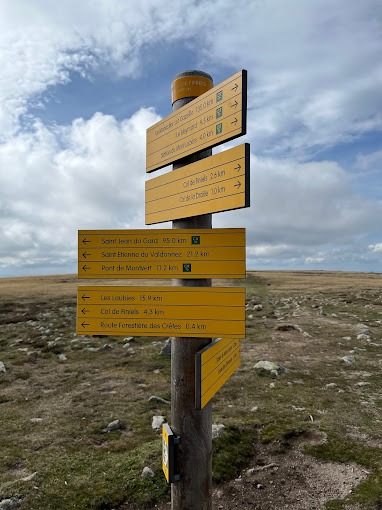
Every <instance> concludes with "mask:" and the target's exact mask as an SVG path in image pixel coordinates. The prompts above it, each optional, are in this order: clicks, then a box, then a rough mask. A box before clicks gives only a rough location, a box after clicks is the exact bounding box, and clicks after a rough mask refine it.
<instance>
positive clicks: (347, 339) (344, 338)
mask: <svg viewBox="0 0 382 510" xmlns="http://www.w3.org/2000/svg"><path fill="white" fill-rule="evenodd" d="M342 340H346V341H347V342H348V341H349V340H351V336H343V337H342Z"/></svg>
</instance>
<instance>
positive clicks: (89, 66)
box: [0, 0, 382, 277]
mask: <svg viewBox="0 0 382 510" xmlns="http://www.w3.org/2000/svg"><path fill="white" fill-rule="evenodd" d="M0 69H1V74H0V277H13V276H26V275H42V274H65V273H76V272H77V233H78V230H79V229H113V230H115V229H138V228H153V227H148V226H145V219H144V206H145V193H144V183H145V180H146V179H149V178H152V177H155V176H156V175H159V174H161V173H163V172H167V171H169V170H171V167H167V168H165V169H164V170H161V171H158V172H154V173H153V174H146V172H145V157H146V129H147V128H148V127H150V126H151V125H153V124H154V123H156V122H158V121H159V120H160V119H162V118H164V117H166V116H167V115H169V114H170V113H171V82H172V81H173V79H174V77H175V75H176V74H177V73H179V72H182V71H185V70H190V69H194V70H201V71H204V72H207V73H209V74H210V75H211V76H212V77H213V80H214V84H215V85H218V84H219V83H220V82H222V81H224V80H225V79H227V78H229V77H230V76H232V75H233V74H235V73H237V72H238V71H240V70H241V69H246V70H247V72H248V120H247V134H246V135H245V136H243V137H241V138H238V139H236V140H234V141H231V142H229V143H225V144H224V145H222V146H219V147H217V148H215V149H214V150H213V152H214V153H216V152H219V151H221V150H225V149H227V148H230V147H233V146H235V145H238V144H240V143H243V142H247V143H249V144H250V148H251V181H250V195H251V207H250V208H249V209H240V210H236V211H229V212H224V213H216V214H214V215H213V226H214V227H216V228H218V227H220V228H229V227H240V228H242V227H244V228H246V236H247V269H248V270H250V269H252V270H266V269H279V270H284V269H285V270H286V269H298V270H342V271H367V272H382V2H381V1H380V0H362V1H359V0H288V2H285V1H284V0H236V1H235V2H232V1H229V0H193V1H192V0H187V1H186V0H175V1H173V2H168V0H141V1H140V2H135V1H133V0H93V1H91V2H90V1H89V0H81V1H80V2H78V1H73V0H65V2H58V3H57V2H51V1H50V0H34V1H33V2H31V1H30V0H12V1H11V0H0ZM158 227H160V228H171V223H170V222H167V223H163V224H159V225H156V228H158Z"/></svg>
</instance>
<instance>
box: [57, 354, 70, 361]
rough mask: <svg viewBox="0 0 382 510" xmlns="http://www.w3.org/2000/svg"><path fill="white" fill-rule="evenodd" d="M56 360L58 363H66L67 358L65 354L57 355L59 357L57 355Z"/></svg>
mask: <svg viewBox="0 0 382 510" xmlns="http://www.w3.org/2000/svg"><path fill="white" fill-rule="evenodd" d="M58 359H59V360H60V361H66V360H67V359H68V358H67V357H66V356H65V354H59V355H58Z"/></svg>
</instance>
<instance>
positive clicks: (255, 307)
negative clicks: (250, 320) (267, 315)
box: [253, 305, 263, 312]
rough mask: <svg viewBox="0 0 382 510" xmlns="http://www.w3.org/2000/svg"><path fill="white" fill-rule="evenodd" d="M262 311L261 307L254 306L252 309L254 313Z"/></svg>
mask: <svg viewBox="0 0 382 510" xmlns="http://www.w3.org/2000/svg"><path fill="white" fill-rule="evenodd" d="M262 309H263V305H255V306H254V307H253V310H254V311H255V312H259V311H260V310H262Z"/></svg>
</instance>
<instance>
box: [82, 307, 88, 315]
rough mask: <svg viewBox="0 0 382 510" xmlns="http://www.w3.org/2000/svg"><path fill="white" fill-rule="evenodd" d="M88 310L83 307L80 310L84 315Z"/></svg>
mask: <svg viewBox="0 0 382 510" xmlns="http://www.w3.org/2000/svg"><path fill="white" fill-rule="evenodd" d="M88 311H89V310H86V308H83V309H82V310H81V312H82V313H83V314H84V315H85V313H87V312H88Z"/></svg>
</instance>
